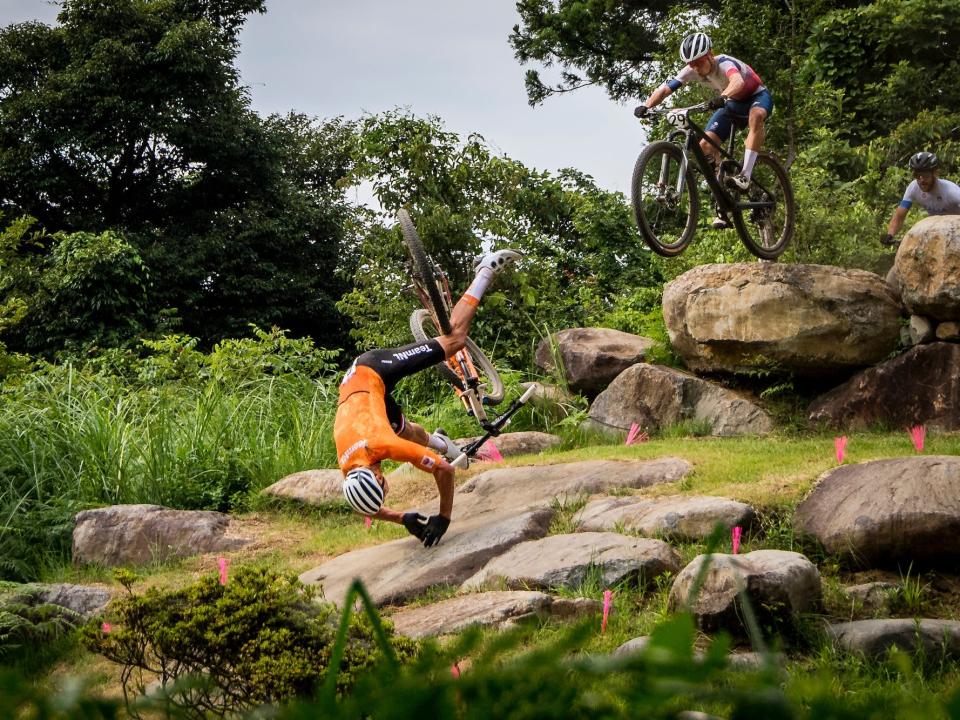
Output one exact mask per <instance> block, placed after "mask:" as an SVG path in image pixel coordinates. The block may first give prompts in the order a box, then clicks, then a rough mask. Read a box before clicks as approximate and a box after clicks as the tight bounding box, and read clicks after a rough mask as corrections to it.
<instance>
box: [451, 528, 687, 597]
mask: <svg viewBox="0 0 960 720" xmlns="http://www.w3.org/2000/svg"><path fill="white" fill-rule="evenodd" d="M679 569H680V556H679V555H678V554H677V552H676V550H674V549H673V548H672V547H670V546H669V545H667V543H665V542H663V541H661V540H653V539H650V538H638V537H629V536H627V535H620V534H619V533H612V532H597V533H574V534H570V535H551V536H550V537H546V538H543V539H540V540H530V541H528V542H522V543H520V544H518V545H514V546H513V547H512V548H510V549H509V550H507V552H505V553H504V554H503V555H500V556H499V557H496V558H494V559H493V560H491V561H490V562H488V563H487V564H486V565H485V566H484V567H483V569H482V570H480V572H478V573H477V574H476V575H474V576H473V577H471V578H470V579H469V580H467V581H466V582H465V583H464V584H463V587H464V589H473V588H478V587H481V586H483V585H484V584H486V583H503V584H505V585H506V587H508V588H511V589H514V590H515V589H519V588H536V589H549V588H554V587H567V588H577V587H579V586H580V585H582V584H583V582H584V581H585V580H586V579H587V578H588V577H589V576H590V573H592V572H596V573H597V574H598V575H599V577H600V579H601V580H602V583H603V585H604V586H605V587H610V586H612V585H616V584H618V583H621V582H624V581H630V582H634V583H637V582H639V583H641V584H643V585H646V584H647V583H650V582H651V581H653V580H654V579H655V578H656V577H658V576H659V575H662V574H663V573H665V572H671V573H675V572H677V571H678V570H679Z"/></svg>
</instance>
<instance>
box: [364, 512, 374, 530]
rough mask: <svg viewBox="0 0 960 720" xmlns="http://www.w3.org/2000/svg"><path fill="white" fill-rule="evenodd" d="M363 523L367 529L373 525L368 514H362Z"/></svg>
mask: <svg viewBox="0 0 960 720" xmlns="http://www.w3.org/2000/svg"><path fill="white" fill-rule="evenodd" d="M363 524H364V525H366V527H367V530H369V529H370V528H371V527H373V518H372V517H370V516H369V515H364V517H363Z"/></svg>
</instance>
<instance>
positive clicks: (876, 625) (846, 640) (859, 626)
mask: <svg viewBox="0 0 960 720" xmlns="http://www.w3.org/2000/svg"><path fill="white" fill-rule="evenodd" d="M827 631H828V633H829V634H830V635H831V636H832V638H833V642H834V645H835V646H836V647H838V648H841V649H843V650H846V651H848V652H855V653H860V654H862V655H866V656H867V657H877V656H879V655H883V654H884V653H886V652H887V650H889V649H890V648H891V647H897V648H900V650H902V651H904V652H906V653H909V654H910V655H913V654H914V653H915V652H917V651H922V652H923V653H924V654H926V655H927V656H929V657H931V658H938V657H941V656H942V655H946V656H947V657H952V658H955V659H956V658H960V622H958V621H956V620H928V619H921V620H914V619H912V618H911V619H889V620H882V619H881V620H856V621H854V622H845V623H836V624H834V625H828V626H827Z"/></svg>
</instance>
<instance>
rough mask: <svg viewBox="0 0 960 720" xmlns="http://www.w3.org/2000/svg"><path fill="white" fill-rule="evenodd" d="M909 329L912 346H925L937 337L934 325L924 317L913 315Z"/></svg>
mask: <svg viewBox="0 0 960 720" xmlns="http://www.w3.org/2000/svg"><path fill="white" fill-rule="evenodd" d="M909 327H910V344H911V345H923V344H924V343H928V342H931V341H932V340H933V339H934V337H935V330H934V326H933V323H931V322H930V320H929V319H928V318H925V317H923V316H922V315H911V316H910V326H909Z"/></svg>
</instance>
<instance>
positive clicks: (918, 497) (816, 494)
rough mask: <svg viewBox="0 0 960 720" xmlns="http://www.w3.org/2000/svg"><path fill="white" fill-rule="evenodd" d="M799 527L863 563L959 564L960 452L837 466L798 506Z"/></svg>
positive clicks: (830, 549) (796, 523)
mask: <svg viewBox="0 0 960 720" xmlns="http://www.w3.org/2000/svg"><path fill="white" fill-rule="evenodd" d="M794 526H795V528H796V529H797V531H798V532H800V533H803V534H805V535H809V536H812V537H813V538H816V539H817V540H818V541H819V542H820V543H821V544H822V545H823V546H824V547H825V548H826V549H827V551H828V552H830V553H833V554H837V555H839V556H841V557H843V558H845V559H846V560H848V561H849V562H851V563H854V564H856V565H859V566H865V567H879V566H887V565H890V564H892V563H897V562H901V563H909V562H914V563H916V564H918V565H925V566H926V565H936V566H942V567H949V568H955V567H956V561H957V558H958V557H960V457H955V456H952V455H929V456H915V457H902V458H892V459H888V460H875V461H873V462H866V463H860V464H857V465H843V466H841V467H838V468H835V469H833V470H830V471H828V472H827V473H825V474H824V475H823V476H822V477H821V478H820V480H819V482H818V483H817V485H816V487H814V489H813V491H812V492H811V493H810V495H809V496H807V498H806V499H804V500H803V501H802V502H801V503H800V504H799V505H798V506H797V510H796V512H795V514H794Z"/></svg>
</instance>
